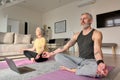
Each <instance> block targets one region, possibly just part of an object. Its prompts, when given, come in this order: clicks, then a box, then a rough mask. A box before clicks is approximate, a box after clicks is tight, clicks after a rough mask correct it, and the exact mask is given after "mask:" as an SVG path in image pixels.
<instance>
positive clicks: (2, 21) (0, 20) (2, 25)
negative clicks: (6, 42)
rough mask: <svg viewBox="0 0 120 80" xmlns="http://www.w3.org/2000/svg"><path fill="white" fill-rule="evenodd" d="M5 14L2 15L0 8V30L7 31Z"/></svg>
mask: <svg viewBox="0 0 120 80" xmlns="http://www.w3.org/2000/svg"><path fill="white" fill-rule="evenodd" d="M7 17H8V16H7V15H4V13H3V12H2V10H0V32H6V31H7Z"/></svg>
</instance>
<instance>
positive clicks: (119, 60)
mask: <svg viewBox="0 0 120 80" xmlns="http://www.w3.org/2000/svg"><path fill="white" fill-rule="evenodd" d="M104 62H105V63H106V64H107V65H109V66H115V67H118V68H120V55H112V54H104ZM114 80H120V72H119V73H118V74H117V75H116V77H115V79H114Z"/></svg>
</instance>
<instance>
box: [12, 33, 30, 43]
mask: <svg viewBox="0 0 120 80" xmlns="http://www.w3.org/2000/svg"><path fill="white" fill-rule="evenodd" d="M30 43H31V35H30V34H28V35H24V34H15V41H14V44H30Z"/></svg>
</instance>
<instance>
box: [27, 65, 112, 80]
mask: <svg viewBox="0 0 120 80" xmlns="http://www.w3.org/2000/svg"><path fill="white" fill-rule="evenodd" d="M108 69H109V71H111V70H113V69H114V67H110V66H109V67H108ZM29 80H102V78H93V77H86V76H77V75H75V74H74V73H72V72H69V71H65V70H56V71H54V72H51V73H47V74H44V75H40V76H38V77H35V78H31V79H29ZM105 80H106V79H105Z"/></svg>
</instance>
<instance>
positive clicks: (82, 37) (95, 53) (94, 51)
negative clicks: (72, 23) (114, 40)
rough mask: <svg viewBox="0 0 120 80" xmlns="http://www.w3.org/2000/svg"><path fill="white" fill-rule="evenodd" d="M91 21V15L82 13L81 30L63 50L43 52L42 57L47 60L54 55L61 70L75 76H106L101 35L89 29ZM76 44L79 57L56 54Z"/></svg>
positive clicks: (106, 70)
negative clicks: (72, 73)
mask: <svg viewBox="0 0 120 80" xmlns="http://www.w3.org/2000/svg"><path fill="white" fill-rule="evenodd" d="M92 19H93V18H92V15H91V14H89V13H83V14H82V15H81V18H80V24H81V26H82V28H83V30H82V31H81V32H78V33H75V34H74V35H73V37H72V38H71V40H70V41H69V42H68V43H67V44H66V45H65V46H64V47H63V48H58V49H56V50H55V51H53V52H50V53H49V52H45V53H44V57H46V58H49V57H50V56H53V55H55V54H56V55H55V60H56V61H57V62H59V63H60V64H61V65H63V66H61V68H62V69H64V70H68V71H71V72H74V73H75V74H76V75H85V76H91V77H98V76H100V77H104V76H107V74H108V69H107V68H106V65H105V63H104V61H103V54H102V50H101V45H102V33H101V32H100V31H98V30H95V29H93V28H92V27H91V24H92ZM76 42H77V43H78V47H79V57H74V56H69V55H66V54H57V53H62V52H64V51H66V50H68V49H69V48H70V47H71V46H73V45H74V44H75V43H76Z"/></svg>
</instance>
